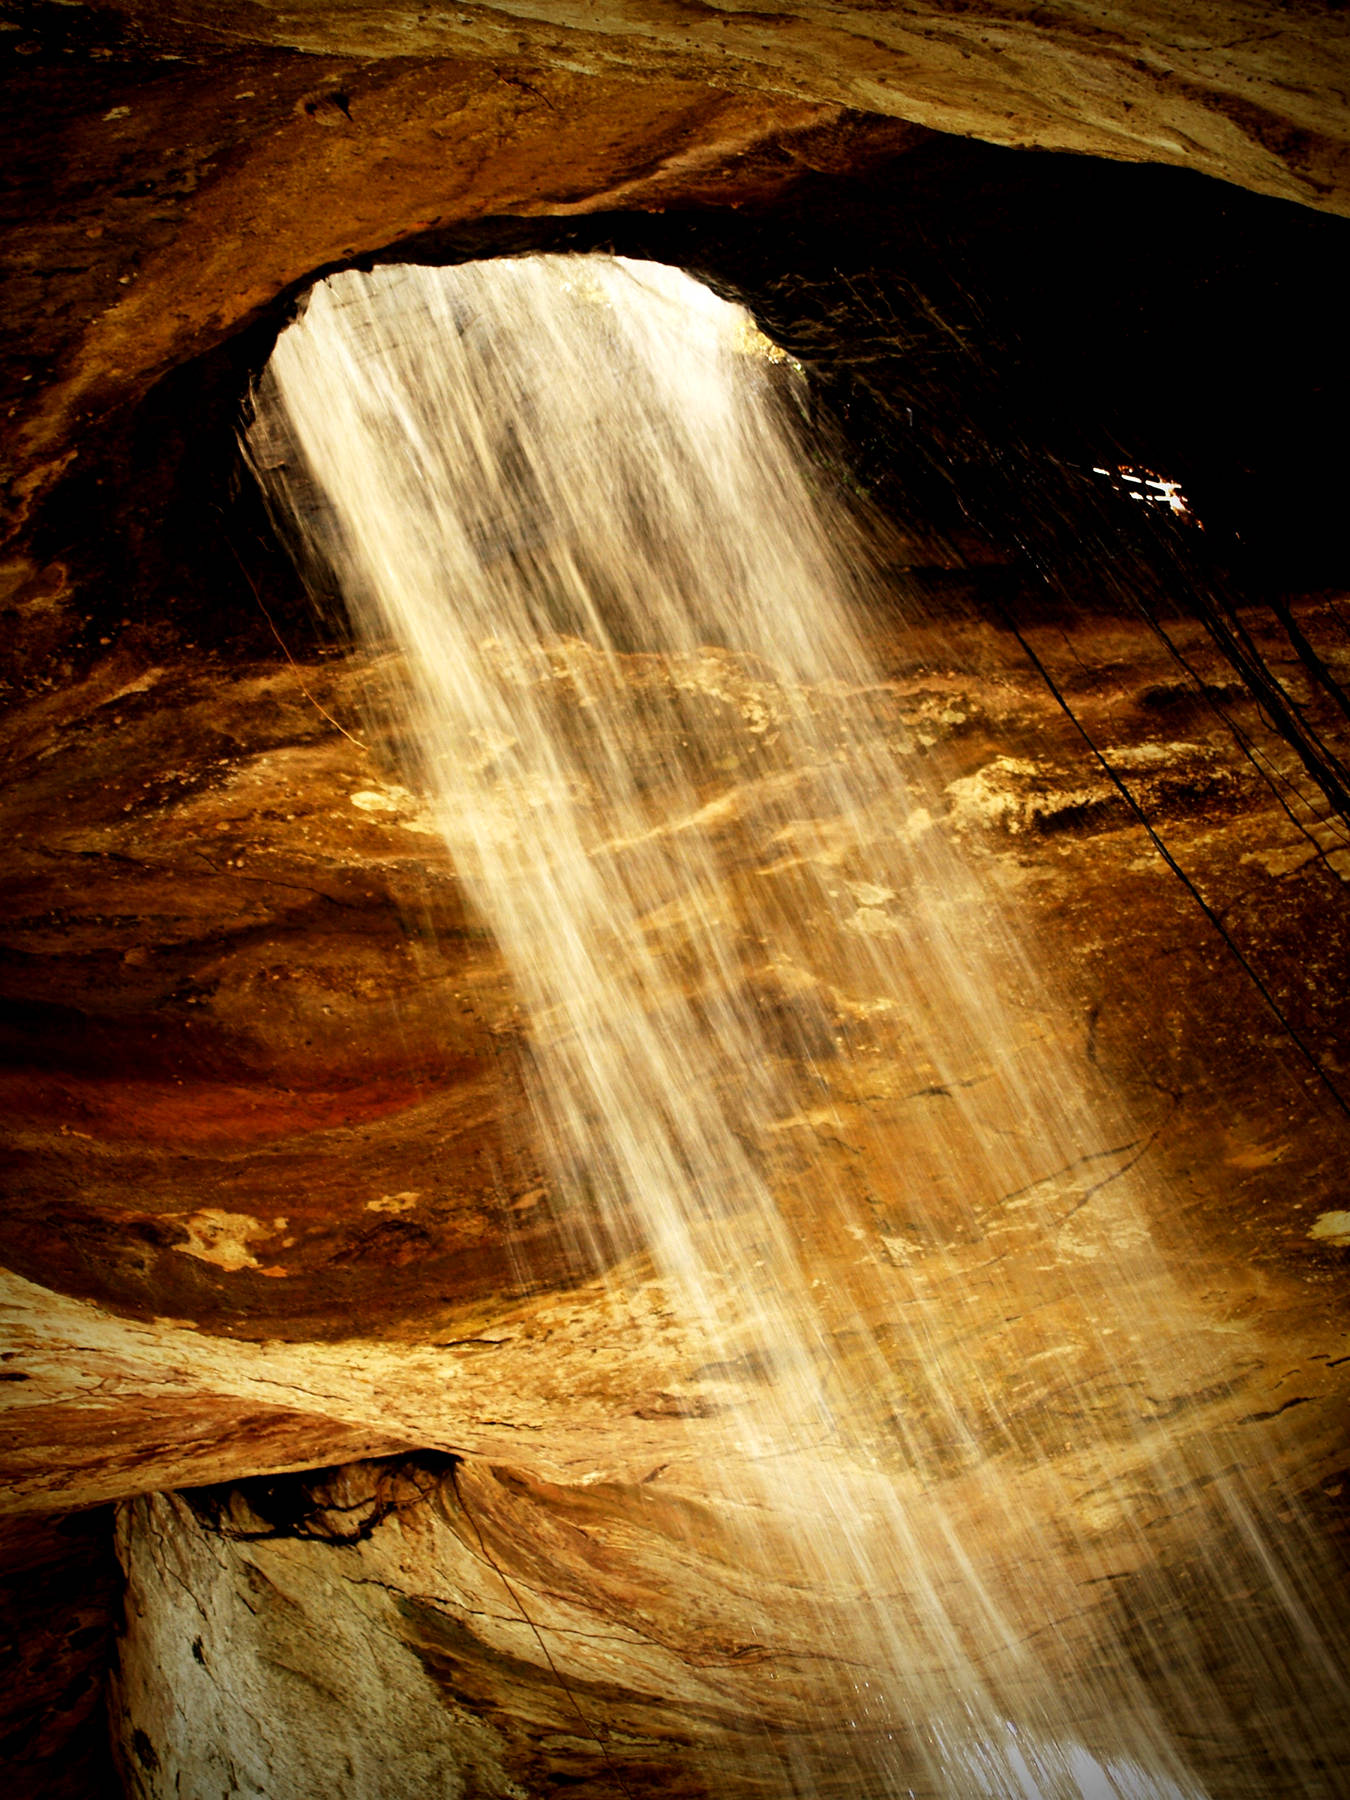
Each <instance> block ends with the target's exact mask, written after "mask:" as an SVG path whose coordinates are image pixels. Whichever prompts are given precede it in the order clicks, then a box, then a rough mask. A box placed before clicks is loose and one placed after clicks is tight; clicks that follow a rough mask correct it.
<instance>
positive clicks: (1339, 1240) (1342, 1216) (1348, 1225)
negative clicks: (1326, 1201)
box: [1308, 1212, 1350, 1244]
mask: <svg viewBox="0 0 1350 1800" xmlns="http://www.w3.org/2000/svg"><path fill="white" fill-rule="evenodd" d="M1308 1236H1309V1237H1310V1238H1318V1239H1320V1240H1321V1242H1322V1243H1324V1244H1350V1212H1325V1213H1323V1214H1322V1215H1321V1216H1320V1217H1319V1218H1317V1219H1314V1221H1313V1225H1312V1229H1311V1231H1309V1233H1308Z"/></svg>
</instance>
